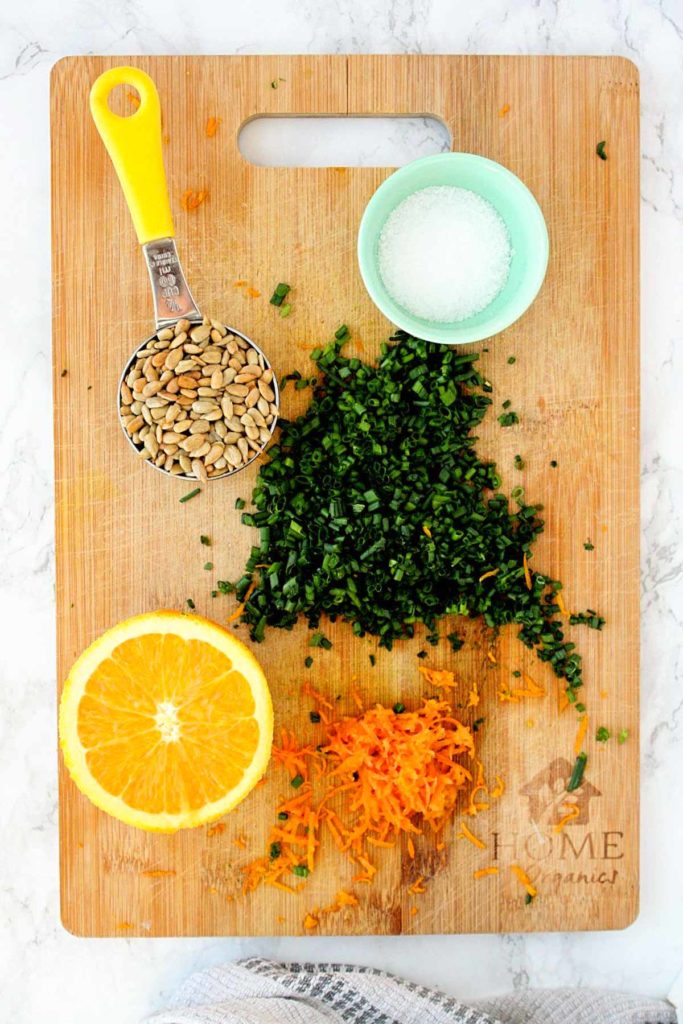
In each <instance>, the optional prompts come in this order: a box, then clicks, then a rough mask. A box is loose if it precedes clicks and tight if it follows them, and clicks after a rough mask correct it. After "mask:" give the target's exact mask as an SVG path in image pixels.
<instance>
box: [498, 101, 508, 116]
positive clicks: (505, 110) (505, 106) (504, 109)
mask: <svg viewBox="0 0 683 1024" xmlns="http://www.w3.org/2000/svg"><path fill="white" fill-rule="evenodd" d="M509 113H510V104H509V103H504V104H503V106H502V107H501V108H500V110H499V111H498V117H505V115H506V114H509Z"/></svg>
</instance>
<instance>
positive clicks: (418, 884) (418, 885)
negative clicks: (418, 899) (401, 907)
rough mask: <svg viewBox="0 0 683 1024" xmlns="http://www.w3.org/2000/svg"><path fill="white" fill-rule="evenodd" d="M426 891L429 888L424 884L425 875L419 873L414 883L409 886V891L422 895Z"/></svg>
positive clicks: (414, 894)
mask: <svg viewBox="0 0 683 1024" xmlns="http://www.w3.org/2000/svg"><path fill="white" fill-rule="evenodd" d="M426 891H427V890H426V889H425V886H424V875H418V877H417V878H416V879H415V881H414V882H413V884H412V885H411V886H409V888H408V892H409V893H411V895H412V896H421V895H422V893H423V892H426Z"/></svg>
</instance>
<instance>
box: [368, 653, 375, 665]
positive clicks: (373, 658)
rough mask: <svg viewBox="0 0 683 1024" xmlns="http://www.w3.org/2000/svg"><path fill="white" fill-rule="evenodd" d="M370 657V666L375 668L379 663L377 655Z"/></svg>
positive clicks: (370, 655)
mask: <svg viewBox="0 0 683 1024" xmlns="http://www.w3.org/2000/svg"><path fill="white" fill-rule="evenodd" d="M368 657H369V659H370V664H371V665H372V667H373V668H374V667H375V664H376V663H377V659H376V658H375V655H374V654H369V655H368Z"/></svg>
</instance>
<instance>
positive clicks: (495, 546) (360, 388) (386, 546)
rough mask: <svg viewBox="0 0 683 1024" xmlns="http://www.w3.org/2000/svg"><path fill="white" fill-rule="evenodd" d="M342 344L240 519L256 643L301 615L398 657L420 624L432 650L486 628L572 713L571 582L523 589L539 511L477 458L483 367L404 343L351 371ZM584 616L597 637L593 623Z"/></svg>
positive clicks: (535, 576) (333, 348) (577, 662)
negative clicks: (252, 537)
mask: <svg viewBox="0 0 683 1024" xmlns="http://www.w3.org/2000/svg"><path fill="white" fill-rule="evenodd" d="M337 333H338V335H339V332H337ZM345 333H346V332H345ZM343 344H344V337H342V338H341V339H339V338H338V337H337V338H335V340H334V341H333V342H332V343H331V344H330V345H329V346H327V347H326V348H324V349H317V350H316V351H315V352H313V354H312V359H313V361H314V363H315V364H316V368H317V375H316V385H315V389H314V391H313V395H312V399H311V402H310V405H309V407H308V409H307V410H306V412H305V413H304V414H303V415H302V416H299V417H298V418H297V419H296V420H293V421H281V434H280V438H279V442H278V443H277V445H274V446H273V447H271V448H270V449H269V456H270V460H269V461H268V462H267V463H266V464H264V465H263V466H262V468H261V470H260V473H259V476H258V479H257V482H256V486H255V489H254V492H253V495H252V504H253V506H254V511H251V512H244V513H243V514H242V522H243V523H244V524H245V525H248V526H253V527H256V528H257V529H258V530H259V531H260V541H259V543H258V545H256V546H255V547H253V548H252V552H251V555H250V558H249V560H248V562H247V565H246V568H245V574H244V576H243V577H242V579H240V580H239V581H238V583H237V584H236V594H237V598H238V600H242V599H243V598H244V596H245V594H246V591H247V589H248V587H249V584H250V582H251V579H252V574H253V573H254V571H255V567H256V566H257V565H259V566H263V565H266V566H267V568H260V569H259V570H258V581H259V582H258V586H257V587H256V589H255V590H254V591H253V593H252V594H251V595H250V596H249V598H248V600H247V602H246V606H245V608H244V612H243V619H244V621H246V622H247V623H248V624H249V625H250V627H251V636H252V638H253V639H254V640H257V641H260V640H262V639H263V636H264V633H265V629H266V627H267V626H277V627H280V628H284V629H291V628H292V627H293V626H294V624H295V623H296V622H297V620H298V618H299V616H304V617H305V618H306V619H307V620H308V623H309V626H310V627H311V628H313V629H317V628H318V626H319V624H320V622H321V620H322V619H323V618H324V617H327V618H328V619H330V620H335V619H336V618H337V617H339V618H341V619H343V620H345V621H347V622H349V623H350V625H351V628H352V630H353V632H354V633H355V634H356V635H357V636H364V635H366V634H371V635H373V636H376V637H378V638H379V643H380V645H381V646H383V647H386V648H391V646H392V644H393V643H394V641H395V640H399V639H401V638H403V637H410V636H412V635H413V632H414V628H415V624H416V623H418V622H422V623H424V624H425V625H426V627H427V629H428V630H429V632H430V635H431V638H433V639H432V642H437V640H438V637H439V620H440V619H441V618H443V617H444V616H447V615H464V616H470V617H475V616H483V618H484V620H485V622H486V623H487V624H488V626H490V627H491V628H492V629H494V630H495V629H497V628H498V627H500V626H502V625H505V624H508V623H513V624H516V625H517V626H519V627H520V628H519V637H520V639H521V640H522V642H523V643H524V644H526V646H527V647H529V648H533V649H535V651H536V653H537V654H538V657H539V658H541V660H543V661H548V662H550V663H551V665H552V667H553V669H554V671H555V673H556V675H558V676H559V677H561V678H566V680H567V693H568V696H569V699H570V700H571V701H572V703H575V702H576V693H575V690H576V688H577V687H578V686H580V685H581V657H580V655H579V654H578V653H577V652H576V651H575V649H574V647H575V645H574V644H573V643H570V642H568V641H567V640H565V637H564V633H563V629H562V625H561V620H560V618H559V608H558V605H557V604H556V603H555V596H556V594H557V593H558V591H559V590H560V589H561V587H562V584H561V583H560V582H558V581H556V580H551V579H549V578H547V577H545V576H542V575H540V574H539V573H535V572H531V574H530V575H531V582H532V586H531V589H529V588H528V586H527V582H526V580H525V572H524V564H523V562H524V556H525V554H526V556H527V559H529V558H530V556H531V546H532V543H533V541H534V538H535V537H537V535H538V534H539V533H540V532H541V531H542V529H543V521H542V520H541V519H540V518H539V512H540V511H541V506H540V505H528V504H526V503H525V500H524V495H523V491H522V490H521V488H519V489H518V490H516V491H515V494H516V495H517V500H516V501H515V502H514V508H513V507H511V506H510V501H509V499H508V497H507V496H506V495H505V494H503V493H502V492H501V490H500V487H501V479H500V477H499V475H498V472H497V470H496V466H495V464H494V463H491V462H486V461H483V460H482V459H480V457H479V456H478V454H477V452H476V450H475V443H476V441H477V438H476V436H475V434H474V433H473V432H474V431H475V430H476V428H477V426H478V425H479V423H480V422H481V421H482V419H483V417H484V415H485V414H486V411H487V409H488V407H489V406H490V404H491V399H490V398H489V397H488V394H487V393H486V391H487V390H490V385H489V386H488V387H486V382H485V381H484V379H483V377H482V376H481V375H480V373H479V372H478V371H477V370H476V369H475V366H474V362H475V360H476V358H477V356H476V355H473V354H471V353H467V354H460V353H458V351H457V350H456V349H453V348H449V347H448V346H445V345H443V346H442V345H434V344H431V343H429V342H425V341H420V340H418V339H416V338H412V337H409V336H407V335H405V334H403V333H400V334H397V335H396V336H395V337H394V338H392V339H391V343H390V344H387V345H384V346H383V347H382V350H381V355H380V358H379V362H378V364H377V365H376V366H371V365H368V364H367V363H365V362H363V361H362V360H361V359H358V358H347V357H346V356H345V355H344V354H343V351H342V350H343ZM493 570H496V572H495V575H492V574H491V573H492V571H493ZM484 574H489V575H487V576H486V578H485V579H481V577H482V576H484ZM576 618H577V621H580V622H583V623H585V624H588V625H593V624H597V623H599V625H602V619H599V618H598V617H596V616H595V615H594V613H592V614H591V615H590V616H588V617H578V616H577V617H576ZM316 636H322V634H316ZM451 636H453V634H451ZM456 639H457V637H456ZM328 643H329V641H328Z"/></svg>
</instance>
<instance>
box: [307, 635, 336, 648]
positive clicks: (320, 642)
mask: <svg viewBox="0 0 683 1024" xmlns="http://www.w3.org/2000/svg"><path fill="white" fill-rule="evenodd" d="M308 646H309V647H322V648H323V650H325V651H329V650H331V649H332V641H331V640H328V639H327V637H326V636H325V634H324V633H314V634H313V636H312V637H311V638H310V640H309V641H308Z"/></svg>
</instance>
